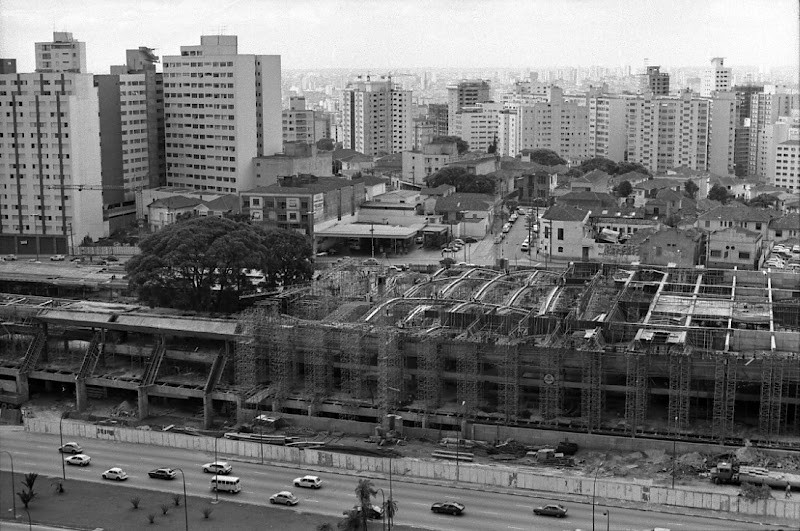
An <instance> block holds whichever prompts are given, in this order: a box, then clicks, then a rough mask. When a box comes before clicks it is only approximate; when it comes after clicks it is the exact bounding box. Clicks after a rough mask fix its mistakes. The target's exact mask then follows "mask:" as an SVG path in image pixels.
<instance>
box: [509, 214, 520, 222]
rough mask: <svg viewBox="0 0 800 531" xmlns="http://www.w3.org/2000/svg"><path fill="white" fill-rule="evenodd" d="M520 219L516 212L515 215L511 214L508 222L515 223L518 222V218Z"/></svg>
mask: <svg viewBox="0 0 800 531" xmlns="http://www.w3.org/2000/svg"><path fill="white" fill-rule="evenodd" d="M518 217H519V216H518V215H517V213H516V212H514V213H513V214H511V215H510V216H508V221H510V222H511V223H514V222H515V221H517V218H518Z"/></svg>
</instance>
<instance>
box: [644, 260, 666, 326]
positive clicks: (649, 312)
mask: <svg viewBox="0 0 800 531" xmlns="http://www.w3.org/2000/svg"><path fill="white" fill-rule="evenodd" d="M662 274H663V275H664V276H663V277H661V282H659V284H658V290H657V291H656V294H655V295H653V300H652V301H651V302H650V308H649V309H648V310H647V315H645V317H644V321H642V324H647V323H648V322H650V317H651V316H652V315H653V310H655V309H656V305H657V304H658V299H659V297H660V296H661V292H662V291H664V286H666V285H667V279H668V278H669V273H665V272H662Z"/></svg>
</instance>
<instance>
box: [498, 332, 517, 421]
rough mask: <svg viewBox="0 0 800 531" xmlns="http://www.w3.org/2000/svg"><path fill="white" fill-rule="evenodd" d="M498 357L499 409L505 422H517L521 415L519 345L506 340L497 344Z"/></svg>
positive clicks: (501, 339)
mask: <svg viewBox="0 0 800 531" xmlns="http://www.w3.org/2000/svg"><path fill="white" fill-rule="evenodd" d="M496 350H497V352H496V353H497V355H498V356H499V357H500V363H499V364H498V367H497V373H498V374H497V375H498V376H499V378H500V381H499V383H498V389H497V392H498V393H497V409H498V411H499V412H500V413H502V414H503V415H505V421H506V422H507V423H508V422H515V421H516V420H517V416H518V415H519V344H518V342H517V341H514V342H511V341H509V340H508V339H506V338H500V339H499V340H498V342H497V349H496Z"/></svg>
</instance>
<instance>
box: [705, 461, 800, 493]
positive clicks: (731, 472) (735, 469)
mask: <svg viewBox="0 0 800 531" xmlns="http://www.w3.org/2000/svg"><path fill="white" fill-rule="evenodd" d="M711 481H713V482H714V483H716V484H718V485H719V484H732V485H740V484H742V483H752V484H754V485H769V486H770V487H772V488H776V489H785V488H786V486H787V485H790V486H791V488H793V489H800V475H797V474H788V473H785V472H776V471H774V470H769V469H767V468H762V467H756V466H744V465H739V464H737V463H735V462H728V461H721V462H719V463H717V466H715V467H714V468H712V469H711Z"/></svg>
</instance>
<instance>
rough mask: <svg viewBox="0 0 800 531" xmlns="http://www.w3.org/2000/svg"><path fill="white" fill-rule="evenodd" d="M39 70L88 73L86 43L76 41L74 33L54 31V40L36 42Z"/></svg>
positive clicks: (37, 66)
mask: <svg viewBox="0 0 800 531" xmlns="http://www.w3.org/2000/svg"><path fill="white" fill-rule="evenodd" d="M36 71H37V72H78V73H81V74H85V73H86V43H85V42H81V41H76V40H75V39H74V38H73V37H72V33H69V32H66V31H54V32H53V41H52V42H37V43H36Z"/></svg>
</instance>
